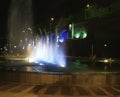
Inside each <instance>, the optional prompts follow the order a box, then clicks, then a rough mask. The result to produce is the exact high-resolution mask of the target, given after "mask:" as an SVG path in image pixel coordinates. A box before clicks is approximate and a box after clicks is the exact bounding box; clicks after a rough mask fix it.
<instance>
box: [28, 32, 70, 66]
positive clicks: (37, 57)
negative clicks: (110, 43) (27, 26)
mask: <svg viewBox="0 0 120 97" xmlns="http://www.w3.org/2000/svg"><path fill="white" fill-rule="evenodd" d="M67 38H68V32H67V31H66V30H62V31H61V32H60V34H59V36H58V37H57V36H56V32H53V33H51V34H50V35H49V36H47V35H44V36H41V37H40V39H38V40H37V44H36V47H35V48H34V49H33V53H32V55H31V58H30V59H29V61H30V62H36V63H39V64H40V65H44V64H46V65H55V66H60V67H65V66H66V58H65V52H64V49H63V48H60V47H59V45H58V41H59V42H64V40H65V39H67ZM61 40H62V41H61Z"/></svg>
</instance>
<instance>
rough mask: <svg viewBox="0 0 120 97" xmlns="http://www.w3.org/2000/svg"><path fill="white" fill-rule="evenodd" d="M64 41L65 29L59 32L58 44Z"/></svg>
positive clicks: (65, 36) (66, 33)
mask: <svg viewBox="0 0 120 97" xmlns="http://www.w3.org/2000/svg"><path fill="white" fill-rule="evenodd" d="M66 39H68V32H67V30H66V29H63V30H61V32H60V34H59V42H61V43H62V42H64V41H65V40H66Z"/></svg>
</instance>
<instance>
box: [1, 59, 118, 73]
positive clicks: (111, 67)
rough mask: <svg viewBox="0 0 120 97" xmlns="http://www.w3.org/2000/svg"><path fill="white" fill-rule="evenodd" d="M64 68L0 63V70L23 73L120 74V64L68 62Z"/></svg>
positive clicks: (35, 64) (21, 63) (33, 64)
mask: <svg viewBox="0 0 120 97" xmlns="http://www.w3.org/2000/svg"><path fill="white" fill-rule="evenodd" d="M67 64H68V65H67V66H66V67H58V66H51V65H49V64H44V65H40V64H37V63H28V62H21V61H11V62H2V63H0V70H4V71H23V72H38V73H76V72H120V62H119V61H115V62H112V63H108V62H92V61H87V62H86V61H85V62H83V61H80V60H74V61H71V60H69V61H68V63H67Z"/></svg>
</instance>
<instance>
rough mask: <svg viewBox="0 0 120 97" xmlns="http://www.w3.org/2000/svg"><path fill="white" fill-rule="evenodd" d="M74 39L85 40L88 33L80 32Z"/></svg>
mask: <svg viewBox="0 0 120 97" xmlns="http://www.w3.org/2000/svg"><path fill="white" fill-rule="evenodd" d="M74 37H75V38H80V39H84V38H86V37H87V32H86V31H82V30H81V31H79V32H76V33H75V34H74Z"/></svg>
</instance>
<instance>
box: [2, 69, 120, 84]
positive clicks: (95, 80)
mask: <svg viewBox="0 0 120 97" xmlns="http://www.w3.org/2000/svg"><path fill="white" fill-rule="evenodd" d="M0 80H1V81H9V82H20V83H30V84H54V85H120V74H119V73H84V72H83V73H77V74H46V73H34V72H16V71H0Z"/></svg>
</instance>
